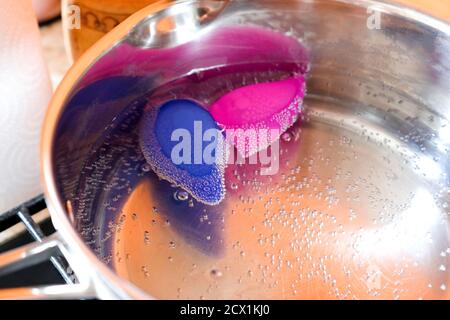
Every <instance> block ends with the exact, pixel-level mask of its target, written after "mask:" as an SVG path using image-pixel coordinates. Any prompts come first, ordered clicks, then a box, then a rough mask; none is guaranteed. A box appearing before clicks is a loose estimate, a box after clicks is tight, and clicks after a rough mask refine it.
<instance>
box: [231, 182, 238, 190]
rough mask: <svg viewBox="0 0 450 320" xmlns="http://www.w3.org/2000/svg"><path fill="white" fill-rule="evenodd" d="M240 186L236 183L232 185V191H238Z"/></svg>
mask: <svg viewBox="0 0 450 320" xmlns="http://www.w3.org/2000/svg"><path fill="white" fill-rule="evenodd" d="M238 188H239V186H238V185H237V184H236V183H232V184H231V190H237V189H238Z"/></svg>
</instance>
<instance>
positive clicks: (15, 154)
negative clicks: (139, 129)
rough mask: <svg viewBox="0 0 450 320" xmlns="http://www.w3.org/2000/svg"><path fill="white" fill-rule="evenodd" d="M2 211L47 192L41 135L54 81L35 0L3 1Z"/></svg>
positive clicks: (0, 56) (0, 31) (0, 65)
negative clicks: (41, 163) (41, 177)
mask: <svg viewBox="0 0 450 320" xmlns="http://www.w3.org/2000/svg"><path fill="white" fill-rule="evenodd" d="M0 21H1V24H0V97H1V100H0V101H1V103H0V214H1V213H2V212H4V211H7V210H10V209H12V208H14V207H16V206H17V205H19V204H21V203H22V202H24V201H26V200H29V199H30V198H33V197H34V196H37V195H38V194H39V193H40V192H41V187H40V181H39V140H40V131H41V125H42V122H43V117H44V114H45V109H46V106H47V103H48V101H49V99H50V96H51V84H50V80H49V76H48V72H47V69H46V66H45V62H44V59H43V55H42V50H41V43H40V39H39V28H38V25H37V21H36V17H35V14H34V11H33V8H32V4H31V1H17V0H2V1H1V2H0Z"/></svg>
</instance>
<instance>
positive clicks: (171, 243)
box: [169, 241, 177, 249]
mask: <svg viewBox="0 0 450 320" xmlns="http://www.w3.org/2000/svg"><path fill="white" fill-rule="evenodd" d="M176 247H177V245H176V243H175V242H174V241H170V242H169V248H170V249H175V248H176Z"/></svg>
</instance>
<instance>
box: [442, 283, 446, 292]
mask: <svg viewBox="0 0 450 320" xmlns="http://www.w3.org/2000/svg"><path fill="white" fill-rule="evenodd" d="M441 290H442V291H446V290H447V286H446V285H445V284H444V283H443V284H441Z"/></svg>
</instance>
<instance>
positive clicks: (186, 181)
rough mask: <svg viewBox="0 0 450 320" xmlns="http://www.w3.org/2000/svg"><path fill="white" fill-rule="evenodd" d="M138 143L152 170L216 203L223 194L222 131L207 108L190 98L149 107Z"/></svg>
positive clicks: (204, 201) (142, 123)
mask: <svg viewBox="0 0 450 320" xmlns="http://www.w3.org/2000/svg"><path fill="white" fill-rule="evenodd" d="M141 121H142V122H141V128H140V145H141V150H142V152H143V154H144V156H145V159H146V160H147V162H148V163H149V165H150V166H151V167H152V169H153V171H155V173H156V174H157V175H158V176H159V177H160V178H162V179H164V180H167V181H169V182H171V183H173V184H175V185H176V186H178V187H181V188H183V189H184V190H186V191H187V192H189V193H190V194H191V195H192V196H193V197H194V198H195V199H197V200H198V201H200V202H202V203H205V204H208V205H215V204H218V203H220V202H221V201H222V200H223V199H224V197H225V184H224V169H225V166H224V163H223V162H224V161H220V160H221V159H220V157H221V153H220V150H221V149H220V148H221V147H222V145H221V144H220V143H221V139H222V138H223V137H222V133H221V132H220V128H219V127H218V126H217V124H216V122H215V121H214V119H213V118H212V117H211V115H210V114H209V113H208V111H207V110H205V109H204V108H202V107H201V106H200V105H198V104H197V103H195V102H193V101H189V100H173V101H169V102H167V103H165V104H163V105H162V106H161V107H159V108H154V107H150V108H148V109H147V110H146V111H145V114H144V116H143V118H142V120H141Z"/></svg>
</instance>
